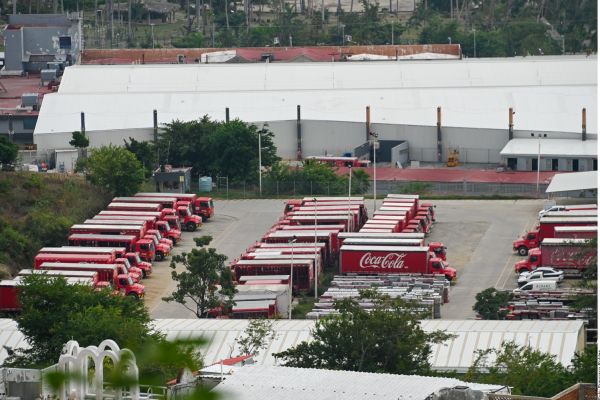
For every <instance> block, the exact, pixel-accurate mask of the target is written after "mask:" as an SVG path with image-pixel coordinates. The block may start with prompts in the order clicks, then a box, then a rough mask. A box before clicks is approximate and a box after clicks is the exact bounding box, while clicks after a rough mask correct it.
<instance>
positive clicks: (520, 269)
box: [519, 268, 529, 274]
mask: <svg viewBox="0 0 600 400" xmlns="http://www.w3.org/2000/svg"><path fill="white" fill-rule="evenodd" d="M523 272H529V270H528V269H527V268H519V274H522V273H523Z"/></svg>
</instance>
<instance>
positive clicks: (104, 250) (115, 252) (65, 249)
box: [39, 246, 127, 258]
mask: <svg viewBox="0 0 600 400" xmlns="http://www.w3.org/2000/svg"><path fill="white" fill-rule="evenodd" d="M39 253H47V254H108V255H110V256H112V257H114V258H117V257H123V256H125V253H127V249H126V248H125V247H79V246H62V247H42V248H41V249H40V251H39Z"/></svg>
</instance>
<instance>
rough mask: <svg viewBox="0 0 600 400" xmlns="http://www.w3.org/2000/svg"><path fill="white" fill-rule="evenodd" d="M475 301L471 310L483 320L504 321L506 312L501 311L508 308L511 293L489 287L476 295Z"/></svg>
mask: <svg viewBox="0 0 600 400" xmlns="http://www.w3.org/2000/svg"><path fill="white" fill-rule="evenodd" d="M475 299H476V302H475V305H474V306H473V310H474V311H476V312H477V313H478V314H479V315H481V317H482V318H483V319H504V317H505V316H506V314H508V311H507V310H502V309H503V308H506V307H507V306H508V302H509V301H510V300H511V299H512V293H510V292H507V291H499V290H496V289H495V288H493V287H490V288H487V289H485V290H483V291H481V292H479V293H477V295H476V296H475Z"/></svg>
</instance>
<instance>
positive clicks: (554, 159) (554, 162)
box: [552, 158, 558, 171]
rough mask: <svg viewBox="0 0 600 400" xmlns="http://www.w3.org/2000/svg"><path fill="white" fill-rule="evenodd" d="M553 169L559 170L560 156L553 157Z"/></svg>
mask: <svg viewBox="0 0 600 400" xmlns="http://www.w3.org/2000/svg"><path fill="white" fill-rule="evenodd" d="M552 171H558V158H553V159H552Z"/></svg>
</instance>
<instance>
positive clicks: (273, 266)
mask: <svg viewBox="0 0 600 400" xmlns="http://www.w3.org/2000/svg"><path fill="white" fill-rule="evenodd" d="M292 265H293V268H292ZM231 269H232V271H233V273H234V276H235V280H236V281H237V280H238V279H240V277H242V276H251V275H254V276H256V275H284V274H287V275H293V279H292V280H293V290H294V291H296V292H308V291H309V290H310V289H311V288H312V287H313V285H314V261H313V260H309V259H302V258H298V259H296V258H295V257H294V261H293V263H292V261H291V260H236V261H234V262H233V263H232V264H231ZM292 269H293V270H294V271H293V274H292Z"/></svg>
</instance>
